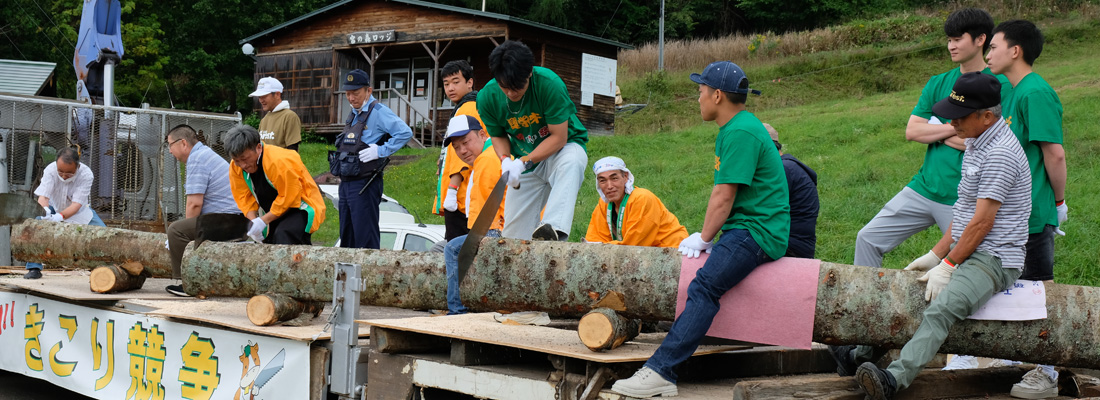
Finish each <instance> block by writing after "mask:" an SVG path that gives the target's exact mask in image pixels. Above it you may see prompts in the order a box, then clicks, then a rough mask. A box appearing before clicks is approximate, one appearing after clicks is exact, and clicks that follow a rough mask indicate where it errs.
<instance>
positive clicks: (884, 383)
mask: <svg viewBox="0 0 1100 400" xmlns="http://www.w3.org/2000/svg"><path fill="white" fill-rule="evenodd" d="M856 383H857V384H859V386H860V387H862V388H863V391H864V392H867V398H868V399H871V400H890V399H892V398H894V393H896V392H897V391H898V383H897V381H896V380H894V376H893V375H891V374H890V371H887V370H884V369H882V368H879V367H878V366H877V365H875V364H874V363H870V362H865V363H863V364H862V365H860V366H859V368H856Z"/></svg>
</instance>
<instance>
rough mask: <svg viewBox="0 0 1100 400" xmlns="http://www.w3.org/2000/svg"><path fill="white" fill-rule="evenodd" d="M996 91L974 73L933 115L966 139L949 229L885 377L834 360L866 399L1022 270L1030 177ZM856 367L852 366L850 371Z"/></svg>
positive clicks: (889, 391)
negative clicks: (910, 330) (918, 313)
mask: <svg viewBox="0 0 1100 400" xmlns="http://www.w3.org/2000/svg"><path fill="white" fill-rule="evenodd" d="M1000 104H1001V83H1000V82H999V81H998V80H997V78H995V77H993V76H991V75H986V74H982V73H980V72H968V73H965V74H963V75H962V76H960V77H959V79H958V80H957V81H956V82H955V86H954V89H953V90H952V92H951V95H950V96H948V98H946V99H943V100H941V101H940V102H938V103H936V105H935V106H934V107H933V111H935V113H936V114H937V115H942V116H944V117H947V118H950V119H951V125H952V126H954V127H955V131H956V132H957V134H958V136H959V137H960V138H964V139H966V151H965V153H964V154H963V161H962V180H961V181H960V182H959V190H958V193H959V199H958V200H957V201H956V202H955V205H954V206H953V207H952V209H951V211H952V218H951V226H950V227H949V228H948V229H947V232H946V234H944V236H943V238H942V239H940V241H939V243H937V244H936V246H935V247H933V248H932V252H933V253H935V254H936V256H937V257H940V256H941V255H942V257H943V259H942V261H940V263H939V265H936V266H935V267H934V268H931V269H930V270H928V271H927V272H925V274H924V275H923V276H921V277H920V278H919V279H918V280H919V281H922V282H927V287H926V288H925V291H924V299H925V300H926V301H930V303H929V305H928V308H927V309H925V311H924V317H923V320H922V321H921V324H920V327H918V328H917V331H916V333H914V334H913V338H912V339H910V340H909V342H907V343H906V344H905V346H904V347H902V349H901V356H900V357H899V358H898V359H897V360H895V361H894V362H892V363H890V365H889V367H887V368H886V369H881V368H879V367H878V366H876V365H875V364H874V363H873V361H875V360H870V359H864V358H861V357H860V355H862V352H840V353H837V354H834V355H835V356H837V362H838V364H839V368H838V369H837V371H838V372H840V373H851V374H854V375H855V377H856V382H857V383H858V384H859V385H860V386H861V387H863V389H864V390H865V391H866V392H867V395H868V398H870V399H876V400H883V399H890V398H893V397H894V394H895V393H897V391H899V390H903V389H905V388H906V387H908V386H909V384H910V383H912V382H913V379H915V378H916V377H917V374H918V373H919V372H920V371H921V369H923V368H924V366H925V364H927V363H928V362H929V361H931V360H932V357H934V356H935V355H936V353H937V352H938V351H939V348H940V346H941V345H942V344H943V341H944V339H945V338H946V337H947V332H948V330H949V329H951V327H952V326H953V325H954V324H955V323H957V322H959V321H962V320H963V319H965V318H967V317H968V316H970V314H972V313H973V312H974V311H976V310H977V309H978V308H980V307H981V306H982V305H984V304H985V303H986V302H987V301H989V299H990V297H992V296H993V294H994V293H996V292H999V291H1002V290H1005V289H1006V288H1008V287H1010V286H1011V285H1012V284H1013V283H1014V282H1016V279H1017V278H1019V277H1020V268H1021V267H1023V265H1024V244H1025V243H1027V235H1028V234H1027V223H1028V216H1029V215H1030V213H1031V172H1030V170H1029V169H1028V163H1027V157H1026V156H1025V155H1024V151H1023V149H1022V148H1021V147H1020V142H1019V141H1018V140H1016V137H1015V135H1013V133H1012V131H1011V130H1009V128H1008V125H1007V124H1006V123H1005V120H1004V119H1003V118H1001V106H1000ZM859 362H863V363H862V364H860V365H858V367H857V363H859Z"/></svg>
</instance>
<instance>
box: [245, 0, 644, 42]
mask: <svg viewBox="0 0 1100 400" xmlns="http://www.w3.org/2000/svg"><path fill="white" fill-rule="evenodd" d="M353 1H356V0H341V1H337V2H335V3H332V4H329V5H327V6H324V7H321V8H318V9H316V10H313V11H312V12H310V13H308V14H305V15H302V16H300V17H298V18H294V19H292V20H290V21H287V22H284V23H281V24H279V25H276V26H274V27H271V28H269V29H267V30H265V31H263V32H260V33H257V34H255V35H252V36H249V37H246V38H244V39H241V40H240V42H239V43H240V44H245V43H248V42H250V41H252V40H255V39H257V38H261V37H264V36H267V35H269V34H271V33H274V32H275V31H278V30H280V29H284V28H286V27H289V26H291V25H294V24H297V23H299V22H302V21H305V20H307V19H310V18H312V17H314V16H316V15H319V14H323V13H325V12H328V11H331V10H332V9H335V8H338V7H340V6H342V5H345V4H348V3H351V2H353ZM359 1H362V0H359ZM387 1H393V2H395V3H404V4H410V5H414V6H421V7H428V8H434V9H437V10H445V11H451V12H456V13H461V14H468V15H473V16H478V17H485V18H492V19H499V20H502V21H505V22H514V23H517V24H522V25H527V26H531V27H535V28H539V29H545V30H548V31H553V32H558V33H561V34H565V35H569V36H573V37H578V38H582V39H586V40H591V41H594V42H600V43H604V44H609V45H612V46H617V47H619V48H623V49H632V48H634V46H631V45H629V44H626V43H620V42H616V41H614V40H610V39H604V38H601V37H597V36H592V35H589V34H585V33H580V32H574V31H571V30H568V29H562V28H558V27H556V26H550V25H546V24H542V23H538V22H534V21H528V20H525V19H523V18H517V17H513V16H509V15H504V14H497V13H491V12H483V11H478V10H472V9H469V8H462V7H455V6H449V5H445V4H437V3H429V2H426V1H417V0H387Z"/></svg>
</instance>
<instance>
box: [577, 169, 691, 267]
mask: <svg viewBox="0 0 1100 400" xmlns="http://www.w3.org/2000/svg"><path fill="white" fill-rule="evenodd" d="M592 172H593V173H594V174H596V193H599V195H600V202H599V203H597V204H596V209H594V210H592V220H591V221H589V222H588V234H586V235H585V236H584V240H585V241H587V242H590V243H608V244H622V245H628V246H649V247H679V246H680V242H681V241H683V240H684V239H687V237H688V233H687V228H684V226H683V225H680V220H679V219H677V218H676V216H675V215H673V214H672V213H671V212H669V211H668V209H667V208H665V204H664V203H662V202H661V199H659V198H657V195H655V194H653V192H651V191H649V190H646V189H643V188H640V187H634V174H632V173H631V172H630V170H629V169H627V168H626V163H625V162H623V160H622V159H621V158H619V157H604V158H601V159H600V160H599V161H596V164H594V165H592Z"/></svg>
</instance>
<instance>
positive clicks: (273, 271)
mask: <svg viewBox="0 0 1100 400" xmlns="http://www.w3.org/2000/svg"><path fill="white" fill-rule="evenodd" d="M81 228H83V230H84V232H83V233H79V230H80V229H81ZM111 238H117V239H118V240H117V242H116V241H114V240H111ZM163 246H164V236H163V235H157V234H148V233H143V232H132V231H124V230H120V229H112V228H99V227H88V226H75V225H71V224H48V223H42V222H41V221H25V222H23V223H22V224H19V225H16V226H13V227H12V252H13V254H15V255H16V257H19V258H22V259H25V260H29V261H41V260H43V259H50V260H57V259H68V260H72V261H71V263H70V264H71V265H80V264H77V263H92V264H100V263H103V262H109V263H122V262H126V261H136V262H140V263H142V264H143V265H144V266H145V267H146V269H147V270H152V271H151V272H153V276H167V275H165V274H164V273H163V272H161V273H158V272H156V271H168V268H167V267H159V266H160V265H162V264H159V263H158V261H157V260H158V259H160V258H161V257H162V256H161V255H163V259H164V261H163V265H165V266H167V258H168V255H167V254H168V252H167V251H164V250H163V249H164V247H163ZM35 249H37V250H35ZM134 249H145V250H144V251H141V250H134ZM47 251H49V252H51V253H52V254H48V255H41V254H39V255H35V254H36V252H37V253H44V252H47ZM32 257H41V258H32ZM82 257H89V259H92V260H94V262H90V261H88V260H85V259H83V258H82ZM335 262H346V263H355V264H359V265H361V267H362V280H361V283H362V285H361V286H362V292H361V298H360V300H361V302H362V303H364V304H370V305H376V306H389V307H400V308H411V309H443V308H444V307H446V301H445V293H446V287H447V283H446V276H445V269H444V264H443V256H442V254H438V253H424V252H406V251H390V250H361V249H342V248H330V247H314V246H279V245H257V244H250V243H207V244H204V245H203V246H202V247H200V248H199V249H197V250H192V251H191V252H190V253H188V254H187V255H185V256H184V264H183V277H184V282H185V284H186V285H185V287H186V288H187V290H188V292H189V293H190V294H192V295H205V296H231V297H251V296H254V295H256V294H260V293H268V292H272V293H281V294H285V295H288V296H291V297H294V298H296V299H300V300H316V301H331V299H332V287H333V279H334V276H333V275H334V272H333V271H334V269H333V264H334V263H335ZM680 262H681V257H680V254H679V253H678V252H676V251H675V249H666V248H650V247H635V246H615V245H600V244H581V243H562V242H541V241H540V242H529V241H522V240H512V239H500V238H485V239H484V240H483V241H482V243H481V248H480V250H479V252H478V256H477V257H476V258H475V259H474V263H473V265H471V267H470V270H469V272H468V275H467V277H466V279H465V280H464V281H463V282H462V286H461V293H462V300H463V302H464V303H465V304H466V306H467V307H468V308H470V309H471V310H473V311H494V310H501V309H505V310H513V311H544V312H547V313H549V314H550V315H551V316H556V317H569V318H579V317H581V316H582V315H584V313H586V312H587V311H588V310H589V309H590V305H591V303H592V299H593V298H595V297H599V294H601V293H606V292H607V291H609V290H615V291H618V292H621V293H622V294H623V295H624V298H625V301H626V304H625V308H626V311H625V312H624V313H623V315H624V316H626V317H629V318H639V319H643V320H650V321H653V320H657V321H662V320H666V321H667V320H672V319H673V317H674V315H675V310H676V291H677V285H678V279H679V275H680ZM158 268H159V269H158ZM919 276H920V274H919V273H914V272H907V271H901V270H892V269H881V268H880V269H876V268H867V267H857V266H851V265H843V264H834V263H828V262H823V263H822V264H821V269H820V274H819V276H818V282H819V283H820V284H819V285H818V293H817V299H818V301H817V308H816V312H815V319H814V333H813V338H814V340H815V341H817V342H820V343H827V344H869V345H876V346H882V347H886V348H900V347H901V346H902V345H903V344H904V343H905V342H906V341H907V340H908V339H909V338H910V337H911V336H912V335H913V332H914V331H916V328H917V326H918V325H919V323H920V321H921V315H922V312H923V311H924V309H925V308H926V307H927V303H926V302H925V301H924V284H923V283H921V282H917V281H916V278H918V277H919ZM1046 290H1047V312H1048V315H1049V317H1048V318H1047V319H1045V320H1036V321H1024V322H1003V321H974V320H966V321H963V322H961V323H959V324H957V325H956V326H955V327H954V328H952V330H951V333H950V334H949V335H948V337H947V340H946V341H945V343H944V345H943V347H942V348H941V351H942V352H945V353H956V354H971V355H975V356H984V357H994V358H1005V359H1013V360H1019V361H1028V362H1034V363H1044V364H1053V365H1063V366H1077V367H1085V368H1100V313H1097V312H1094V311H1095V310H1093V308H1094V305H1095V304H1100V288H1095V287H1085V286H1072V285H1061V284H1049V285H1046Z"/></svg>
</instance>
